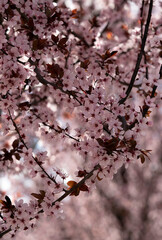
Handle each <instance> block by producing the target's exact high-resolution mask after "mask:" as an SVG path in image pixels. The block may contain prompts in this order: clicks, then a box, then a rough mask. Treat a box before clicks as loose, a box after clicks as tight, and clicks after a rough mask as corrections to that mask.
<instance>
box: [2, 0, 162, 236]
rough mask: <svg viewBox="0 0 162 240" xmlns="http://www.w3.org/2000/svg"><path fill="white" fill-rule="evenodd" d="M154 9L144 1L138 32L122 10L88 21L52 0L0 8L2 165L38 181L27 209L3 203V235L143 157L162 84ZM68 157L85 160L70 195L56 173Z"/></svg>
mask: <svg viewBox="0 0 162 240" xmlns="http://www.w3.org/2000/svg"><path fill="white" fill-rule="evenodd" d="M119 2H120V1H119ZM152 7H153V1H152V0H150V4H149V11H148V17H147V14H146V17H145V19H143V21H145V22H146V23H145V25H143V21H141V22H140V23H139V22H136V23H135V22H134V20H133V19H130V18H129V17H128V14H126V13H125V15H124V12H125V11H126V10H125V8H123V9H122V11H119V9H118V7H117V9H116V11H114V13H112V12H113V11H112V9H108V10H103V11H101V12H100V13H99V15H98V16H95V15H94V16H93V17H92V16H90V17H89V19H87V17H86V16H87V15H86V11H85V13H82V12H81V11H79V10H78V11H77V10H76V9H74V10H70V9H68V8H67V7H66V6H65V5H64V4H63V5H62V4H59V2H58V4H56V3H53V1H51V0H48V1H46V2H45V3H44V1H34V0H33V1H30V0H26V1H25V0H17V1H14V0H8V1H6V0H3V1H1V3H0V9H2V11H1V12H0V66H1V71H0V110H1V119H0V124H1V129H2V132H1V136H2V137H3V138H4V139H5V138H6V140H7V139H9V140H8V142H9V143H8V144H9V145H8V146H7V147H6V146H5V144H4V145H3V144H2V145H1V149H0V168H2V169H3V171H4V173H6V174H7V173H8V172H10V173H12V174H17V172H18V171H20V169H21V171H22V172H23V173H24V174H25V175H27V176H28V177H29V178H32V179H33V181H34V180H35V181H36V182H37V183H39V182H40V183H41V184H38V185H39V188H38V189H36V191H35V192H33V193H32V192H31V195H32V199H33V197H34V198H35V200H30V202H29V204H28V203H25V202H23V201H22V200H19V201H16V202H15V203H14V204H13V203H12V202H11V200H10V198H9V197H8V196H6V200H1V204H2V213H1V215H0V216H1V220H0V221H1V232H2V235H3V233H5V231H6V232H10V234H11V236H13V237H14V236H15V234H16V232H18V231H21V230H28V229H30V228H33V227H34V225H35V224H36V220H37V219H38V218H39V215H41V213H44V214H45V215H47V216H60V214H61V213H62V209H61V201H62V200H63V199H64V198H65V197H67V196H68V195H75V196H77V195H78V194H79V192H80V190H81V191H87V192H89V191H91V189H92V188H93V185H94V184H95V182H96V181H100V180H101V179H102V178H104V177H107V178H110V179H112V178H113V176H114V174H116V173H117V171H118V169H119V168H120V167H121V166H122V165H125V166H126V167H128V166H129V164H130V163H131V162H135V161H136V160H137V159H140V160H141V162H142V163H143V162H144V161H145V159H146V158H149V152H150V150H149V149H144V148H143V146H142V145H141V141H140V139H141V136H142V132H143V130H144V129H145V128H147V127H148V126H149V125H151V121H150V120H149V117H150V115H151V112H152V111H153V109H154V108H155V107H158V106H159V101H160V97H159V95H158V94H157V93H158V86H159V79H160V78H162V67H161V60H160V50H159V49H161V41H160V32H158V30H157V29H156V28H155V27H154V24H155V23H156V21H157V20H156V19H154V18H153V19H152V22H151V24H152V28H150V30H149V31H148V29H149V26H150V18H151V12H152ZM110 12H111V13H112V14H108V13H110ZM119 13H120V14H119ZM107 16H111V17H110V19H109V18H107ZM121 16H124V19H123V20H122V22H121V19H120V17H121ZM109 21H110V25H109V24H108V22H109ZM118 22H120V24H119V23H118ZM126 22H127V24H126ZM133 26H134V27H133ZM140 34H141V36H140ZM146 39H148V41H146ZM134 76H135V77H134ZM33 139H35V140H36V141H37V142H38V143H40V142H41V141H42V142H43V144H44V150H42V149H40V147H35V145H34V143H33ZM66 152H72V153H75V154H78V155H79V156H80V158H81V159H82V163H83V165H82V166H81V168H80V170H78V171H77V173H76V176H75V177H78V178H79V179H81V181H80V182H78V183H76V184H73V186H71V187H70V188H68V189H67V187H66V185H65V179H66V178H67V175H66V174H65V173H64V171H63V170H62V169H61V168H57V166H55V159H56V158H59V156H60V155H61V153H64V159H66ZM64 159H61V157H60V161H62V162H64ZM14 166H18V167H14ZM73 183H75V182H73ZM61 194H62V195H61ZM30 197H31V196H30Z"/></svg>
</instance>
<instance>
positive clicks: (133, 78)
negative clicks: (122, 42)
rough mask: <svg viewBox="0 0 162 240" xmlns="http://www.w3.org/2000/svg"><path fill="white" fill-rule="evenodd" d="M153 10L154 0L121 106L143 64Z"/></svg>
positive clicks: (150, 6)
mask: <svg viewBox="0 0 162 240" xmlns="http://www.w3.org/2000/svg"><path fill="white" fill-rule="evenodd" d="M152 8H153V0H150V5H149V11H148V16H147V22H146V25H145V31H144V35H143V38H142V44H141V50H140V53H139V54H138V57H137V61H136V66H135V69H134V72H133V75H132V78H131V81H130V84H129V86H128V88H127V91H126V97H125V98H122V99H120V101H119V104H123V103H124V102H125V101H126V100H127V98H128V96H129V94H130V92H131V90H132V88H133V85H134V82H135V80H136V76H137V74H138V71H139V67H140V63H141V60H142V55H143V53H144V48H145V44H146V39H147V36H148V30H149V25H150V21H151V14H152Z"/></svg>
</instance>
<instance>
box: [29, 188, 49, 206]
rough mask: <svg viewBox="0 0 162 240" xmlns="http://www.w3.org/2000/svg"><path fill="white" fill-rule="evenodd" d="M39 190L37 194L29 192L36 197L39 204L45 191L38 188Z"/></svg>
mask: <svg viewBox="0 0 162 240" xmlns="http://www.w3.org/2000/svg"><path fill="white" fill-rule="evenodd" d="M39 192H40V194H38V193H31V195H32V196H33V197H35V198H37V200H38V203H39V204H40V203H42V202H43V199H44V197H45V194H46V193H45V191H43V190H40V191H39Z"/></svg>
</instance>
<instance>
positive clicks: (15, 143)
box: [12, 139, 19, 148]
mask: <svg viewBox="0 0 162 240" xmlns="http://www.w3.org/2000/svg"><path fill="white" fill-rule="evenodd" d="M18 146H19V139H15V140H14V141H13V143H12V147H13V148H17V147H18Z"/></svg>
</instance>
